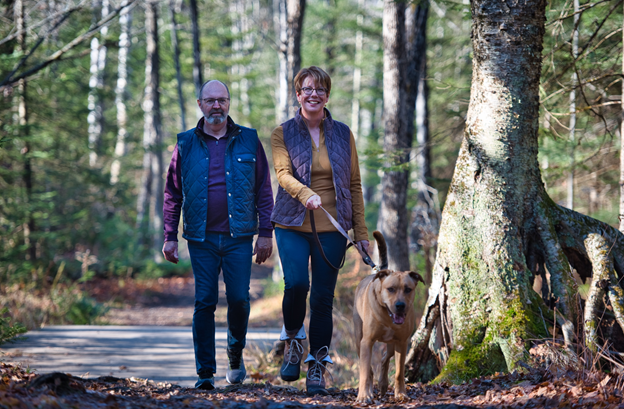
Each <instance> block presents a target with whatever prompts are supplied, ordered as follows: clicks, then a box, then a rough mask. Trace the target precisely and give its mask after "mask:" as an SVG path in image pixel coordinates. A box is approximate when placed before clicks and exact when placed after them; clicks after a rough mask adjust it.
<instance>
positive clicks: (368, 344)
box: [356, 337, 375, 403]
mask: <svg viewBox="0 0 624 409" xmlns="http://www.w3.org/2000/svg"><path fill="white" fill-rule="evenodd" d="M374 343H375V342H374V341H371V340H370V339H369V338H367V337H364V338H363V339H362V340H361V342H360V384H359V390H358V396H357V399H356V401H357V402H360V403H372V402H373V377H372V368H371V357H372V354H373V344H374Z"/></svg>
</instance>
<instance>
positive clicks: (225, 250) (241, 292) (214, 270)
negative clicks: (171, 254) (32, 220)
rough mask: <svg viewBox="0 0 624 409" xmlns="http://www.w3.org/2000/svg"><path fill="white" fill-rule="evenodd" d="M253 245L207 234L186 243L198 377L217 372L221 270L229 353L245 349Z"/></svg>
mask: <svg viewBox="0 0 624 409" xmlns="http://www.w3.org/2000/svg"><path fill="white" fill-rule="evenodd" d="M252 243H253V237H251V236H250V237H243V238H232V237H230V235H229V234H226V233H206V241H204V242H195V241H189V242H188V249H189V254H190V256H191V264H192V266H193V275H194V276H195V311H194V313H193V344H194V346H195V364H196V366H197V373H198V374H199V375H200V376H201V375H209V374H214V373H215V372H216V371H217V362H216V359H215V353H216V351H215V320H214V313H215V309H216V308H217V302H218V301H219V274H220V272H221V270H223V281H224V282H225V295H226V299H227V304H228V311H227V324H228V331H227V343H228V350H230V351H233V352H235V353H236V352H240V351H242V350H243V348H245V337H246V335H247V322H248V321H249V281H250V279H251V257H252V253H253V245H252Z"/></svg>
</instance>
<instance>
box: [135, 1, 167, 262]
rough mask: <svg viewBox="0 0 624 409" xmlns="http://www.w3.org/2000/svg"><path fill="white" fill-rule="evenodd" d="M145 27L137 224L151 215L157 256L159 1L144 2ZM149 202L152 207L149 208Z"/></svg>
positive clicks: (159, 203)
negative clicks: (145, 55) (143, 93)
mask: <svg viewBox="0 0 624 409" xmlns="http://www.w3.org/2000/svg"><path fill="white" fill-rule="evenodd" d="M145 28H146V39H147V57H146V61H145V99H144V101H143V111H144V131H143V148H144V149H145V153H144V156H143V176H142V178H141V189H140V194H139V200H138V211H137V225H139V226H141V225H142V224H143V218H144V217H145V216H146V215H148V216H149V219H148V223H146V224H147V226H148V231H150V232H151V233H152V244H153V248H154V250H155V252H154V254H156V258H159V254H160V252H159V251H158V249H159V248H160V245H161V243H162V228H163V220H162V202H163V195H162V192H163V190H164V181H163V157H162V139H163V138H162V133H161V115H160V94H159V92H158V88H159V86H160V75H159V66H160V62H159V52H158V2H156V1H150V2H147V3H146V4H145ZM146 206H149V207H148V209H149V211H146Z"/></svg>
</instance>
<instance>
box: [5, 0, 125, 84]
mask: <svg viewBox="0 0 624 409" xmlns="http://www.w3.org/2000/svg"><path fill="white" fill-rule="evenodd" d="M135 2H136V0H129V1H128V4H126V5H122V6H119V7H118V8H116V9H115V10H113V12H111V13H110V14H108V15H107V16H106V17H104V18H102V19H101V20H100V21H98V22H97V23H96V24H94V25H92V26H91V27H90V28H89V30H87V31H86V32H85V33H84V34H82V35H80V36H78V37H76V38H75V39H73V40H72V41H70V42H69V43H67V44H66V45H65V46H64V47H63V48H61V49H60V50H58V51H57V52H55V53H54V54H52V55H51V56H49V57H48V58H46V59H45V60H43V61H42V62H40V63H39V64H37V65H36V66H34V67H32V68H31V69H29V70H28V71H26V72H24V73H22V74H20V75H18V76H16V77H13V78H12V76H13V75H14V73H11V74H9V75H8V76H7V77H6V78H5V79H4V80H3V81H2V83H0V90H2V89H4V88H6V87H7V86H8V85H11V84H15V83H16V82H18V81H19V80H21V79H24V78H27V77H29V76H31V75H33V74H35V73H36V72H38V71H40V70H42V69H44V68H45V67H47V66H48V65H50V64H52V63H53V62H55V61H59V60H60V59H61V57H62V56H63V55H64V54H65V53H67V52H68V51H70V50H72V49H73V48H74V47H76V46H77V45H79V44H80V43H82V42H83V41H85V40H89V39H90V38H91V37H93V36H95V35H96V34H97V33H98V32H99V31H100V30H101V29H102V27H104V26H105V25H106V24H108V23H109V22H110V21H111V20H113V19H114V18H115V17H117V15H118V14H119V13H121V11H122V10H123V9H125V8H129V7H131V6H133V5H134V3H135Z"/></svg>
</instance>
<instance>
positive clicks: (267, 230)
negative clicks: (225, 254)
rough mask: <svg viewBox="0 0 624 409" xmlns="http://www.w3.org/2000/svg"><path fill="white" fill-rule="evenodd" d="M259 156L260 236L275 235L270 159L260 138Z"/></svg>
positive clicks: (257, 205) (257, 163)
mask: <svg viewBox="0 0 624 409" xmlns="http://www.w3.org/2000/svg"><path fill="white" fill-rule="evenodd" d="M256 157H257V158H258V160H257V162H256V208H257V209H258V219H259V222H260V226H259V234H258V235H259V236H260V237H273V224H271V212H272V211H273V190H272V189H271V173H270V172H269V161H268V160H267V157H266V153H265V152H264V147H263V146H262V142H260V141H259V140H258V151H257V152H256Z"/></svg>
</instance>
